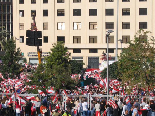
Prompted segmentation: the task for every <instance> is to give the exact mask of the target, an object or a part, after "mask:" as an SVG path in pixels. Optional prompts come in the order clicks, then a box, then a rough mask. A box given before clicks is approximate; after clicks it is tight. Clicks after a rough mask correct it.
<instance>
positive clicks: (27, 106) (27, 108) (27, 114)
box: [25, 102, 30, 116]
mask: <svg viewBox="0 0 155 116" xmlns="http://www.w3.org/2000/svg"><path fill="white" fill-rule="evenodd" d="M25 116H30V115H29V105H28V102H26V106H25Z"/></svg>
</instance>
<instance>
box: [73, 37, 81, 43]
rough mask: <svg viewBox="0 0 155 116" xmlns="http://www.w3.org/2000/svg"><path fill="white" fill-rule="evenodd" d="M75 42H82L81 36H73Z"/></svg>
mask: <svg viewBox="0 0 155 116" xmlns="http://www.w3.org/2000/svg"><path fill="white" fill-rule="evenodd" d="M73 43H81V36H73Z"/></svg>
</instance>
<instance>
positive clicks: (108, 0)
mask: <svg viewBox="0 0 155 116" xmlns="http://www.w3.org/2000/svg"><path fill="white" fill-rule="evenodd" d="M105 2H114V0H105Z"/></svg>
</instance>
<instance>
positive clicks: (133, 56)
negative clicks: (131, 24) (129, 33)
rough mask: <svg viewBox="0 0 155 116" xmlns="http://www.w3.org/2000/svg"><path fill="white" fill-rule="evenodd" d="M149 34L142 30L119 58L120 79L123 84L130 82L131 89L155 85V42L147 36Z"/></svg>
mask: <svg viewBox="0 0 155 116" xmlns="http://www.w3.org/2000/svg"><path fill="white" fill-rule="evenodd" d="M148 33H149V32H145V31H143V30H140V31H139V32H138V33H137V35H136V36H135V39H134V41H131V42H130V43H129V47H128V48H126V49H124V50H123V52H122V54H121V55H120V57H119V60H118V70H119V72H120V75H119V77H120V78H121V79H122V81H123V84H124V83H125V82H129V86H131V87H132V86H134V85H137V86H138V87H143V88H147V87H153V86H154V85H155V83H154V82H155V56H154V55H155V50H154V47H153V46H154V44H153V45H152V43H154V40H153V39H152V38H149V37H148V36H147V34H148ZM140 36H141V37H143V38H141V37H140Z"/></svg>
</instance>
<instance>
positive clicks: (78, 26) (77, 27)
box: [73, 22, 81, 30]
mask: <svg viewBox="0 0 155 116" xmlns="http://www.w3.org/2000/svg"><path fill="white" fill-rule="evenodd" d="M73 30H81V22H73Z"/></svg>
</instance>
